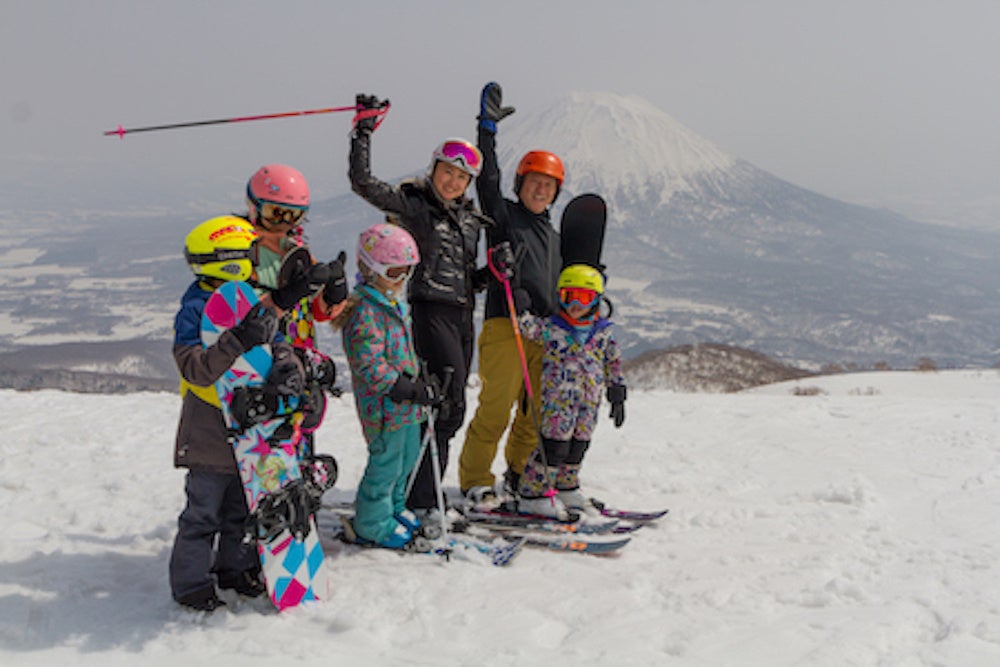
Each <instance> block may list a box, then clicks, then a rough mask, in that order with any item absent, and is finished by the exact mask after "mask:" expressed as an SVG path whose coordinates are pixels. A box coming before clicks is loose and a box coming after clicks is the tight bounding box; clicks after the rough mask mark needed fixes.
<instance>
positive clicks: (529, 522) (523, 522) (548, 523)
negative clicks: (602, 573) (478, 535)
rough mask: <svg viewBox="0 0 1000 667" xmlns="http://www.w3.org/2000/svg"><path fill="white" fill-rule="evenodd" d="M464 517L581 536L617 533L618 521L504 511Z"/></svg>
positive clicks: (477, 512)
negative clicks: (590, 520) (570, 518)
mask: <svg viewBox="0 0 1000 667" xmlns="http://www.w3.org/2000/svg"><path fill="white" fill-rule="evenodd" d="M463 516H464V517H465V519H466V520H467V521H468V522H469V523H474V524H481V525H486V526H497V527H501V528H503V527H506V528H520V529H523V530H537V531H539V532H546V533H564V534H565V533H570V534H579V535H603V534H605V533H612V532H615V529H616V528H617V527H618V523H619V522H618V519H610V520H607V521H600V522H597V523H590V522H586V521H582V520H577V521H559V520H558V519H554V518H552V517H546V516H542V515H540V514H518V513H517V512H511V511H507V510H504V509H496V510H488V511H484V510H471V509H469V510H465V511H464V513H463Z"/></svg>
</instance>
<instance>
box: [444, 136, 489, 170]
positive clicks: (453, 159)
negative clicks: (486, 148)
mask: <svg viewBox="0 0 1000 667" xmlns="http://www.w3.org/2000/svg"><path fill="white" fill-rule="evenodd" d="M434 159H435V160H443V161H445V162H448V163H451V164H453V165H455V166H456V167H459V168H461V169H462V170H464V171H467V172H469V173H470V174H472V176H473V177H475V176H479V172H480V170H481V169H482V168H483V154H482V153H480V152H479V149H478V148H476V147H475V146H473V145H472V144H470V143H469V142H468V141H465V140H464V139H448V140H447V141H445V142H444V143H443V144H441V145H440V146H439V147H438V149H437V150H436V151H434Z"/></svg>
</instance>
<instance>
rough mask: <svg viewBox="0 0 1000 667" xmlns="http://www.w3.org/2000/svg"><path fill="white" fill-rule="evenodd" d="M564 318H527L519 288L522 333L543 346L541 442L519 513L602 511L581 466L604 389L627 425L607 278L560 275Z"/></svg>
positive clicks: (572, 270)
mask: <svg viewBox="0 0 1000 667" xmlns="http://www.w3.org/2000/svg"><path fill="white" fill-rule="evenodd" d="M558 287H559V312H558V313H556V314H555V315H551V316H549V317H545V318H541V317H537V316H535V315H532V314H531V313H528V312H521V311H522V310H523V309H522V308H521V307H520V306H522V305H525V304H523V300H524V298H525V296H526V295H525V294H524V293H523V292H522V291H521V290H516V293H515V296H516V297H517V298H516V299H515V300H516V301H521V302H522V303H517V304H516V307H517V310H518V312H519V313H520V314H519V315H518V324H519V325H520V328H521V333H522V335H523V336H524V337H525V338H527V339H529V340H534V341H537V342H539V343H541V344H542V347H543V349H544V352H543V357H542V382H541V388H540V390H541V404H542V408H541V415H540V424H539V427H540V435H541V443H540V444H539V446H538V447H537V448H536V449H535V451H534V452H533V453H532V454H531V457H530V458H529V460H528V464H527V466H525V469H524V473H523V474H522V476H521V480H520V483H519V485H518V495H519V498H518V510H519V511H520V512H522V513H525V514H540V515H545V516H551V517H555V518H558V519H562V520H566V519H568V518H570V517H571V513H570V511H569V510H581V511H583V512H585V513H587V514H593V513H596V510H595V508H594V507H593V505H592V504H591V503H590V501H589V500H588V499H587V498H586V497H585V496H584V495H583V493H582V492H581V491H580V479H579V476H580V465H581V463H582V462H583V456H584V454H585V453H586V452H587V447H588V446H589V445H590V440H591V437H592V436H593V433H594V427H595V426H596V424H597V413H598V409H599V408H600V405H601V394H602V390H603V389H604V388H605V387H606V388H607V389H606V394H607V398H608V401H609V402H610V403H611V418H612V419H613V420H614V424H615V427H621V425H622V423H623V422H624V421H625V394H626V391H625V384H624V378H623V377H622V372H621V364H622V360H621V352H620V351H619V348H618V345H617V343H616V342H615V338H614V335H613V333H612V328H613V325H612V323H611V321H610V320H607V319H605V318H603V317H601V316H600V314H599V313H600V306H601V299H602V295H603V293H604V278H603V276H602V275H601V272H600V271H598V270H597V269H595V268H593V267H591V266H587V265H584V264H574V265H571V266H568V267H566V268H565V269H563V271H562V273H561V274H560V275H559V283H558Z"/></svg>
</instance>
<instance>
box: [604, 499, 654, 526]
mask: <svg viewBox="0 0 1000 667" xmlns="http://www.w3.org/2000/svg"><path fill="white" fill-rule="evenodd" d="M590 502H591V503H592V504H593V505H594V507H596V508H597V509H598V511H599V512H600V513H601V515H602V516H606V517H608V518H609V519H621V520H623V521H635V522H640V523H645V522H649V521H656V520H657V519H662V518H663V517H665V516H666V515H667V513H668V512H669V511H670V510H655V511H650V512H644V511H639V510H622V509H616V508H613V507H608V506H607V504H605V503H603V502H601V501H600V500H598V499H596V498H591V499H590Z"/></svg>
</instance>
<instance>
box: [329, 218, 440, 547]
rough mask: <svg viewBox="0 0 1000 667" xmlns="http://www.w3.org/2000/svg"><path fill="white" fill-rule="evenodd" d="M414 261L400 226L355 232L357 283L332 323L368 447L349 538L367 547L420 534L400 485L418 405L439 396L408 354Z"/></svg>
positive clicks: (416, 434)
mask: <svg viewBox="0 0 1000 667" xmlns="http://www.w3.org/2000/svg"><path fill="white" fill-rule="evenodd" d="M419 261H420V255H419V253H418V250H417V245H416V242H415V241H414V240H413V237H412V236H410V234H409V233H407V232H406V230H404V229H403V228H402V227H397V226H395V225H389V224H378V225H375V226H373V227H371V228H369V229H367V230H365V231H364V232H362V233H361V238H360V240H359V243H358V268H359V270H360V277H361V281H360V283H359V284H358V285H357V286H356V287H355V289H354V292H353V293H352V294H351V296H350V298H349V299H348V304H347V307H346V308H345V309H344V311H343V312H342V313H341V314H340V315H339V316H338V317H337V318H335V319H334V320H333V325H334V327H335V328H342V329H343V341H344V352H345V353H346V355H347V360H348V362H349V364H350V366H351V380H352V384H353V388H354V401H355V404H356V406H357V410H358V417H359V419H360V420H361V427H362V430H363V432H364V435H365V440H366V441H367V443H368V465H367V466H366V467H365V472H364V475H363V476H362V478H361V481H360V483H359V484H358V493H357V497H356V499H355V518H354V523H353V528H354V532H355V533H356V534H357V536H358V537H359V538H360V539H361V540H363V541H367V542H371V543H374V544H376V545H379V546H383V547H389V548H393V549H401V548H404V547H406V545H407V544H409V542H410V541H411V540H412V538H413V532H414V531H415V530H417V529H418V528H419V527H420V522H419V520H418V519H417V517H416V515H415V514H414V513H413V512H412V511H411V510H408V509H407V508H406V505H405V501H406V483H407V480H408V479H409V476H410V473H411V471H412V470H413V467H414V465H415V463H416V461H417V457H418V455H419V454H420V424H421V422H423V421H424V416H423V411H422V410H421V406H422V405H431V404H435V402H436V401H438V399H439V396H438V395H437V392H436V391H435V388H434V387H432V386H429V385H428V384H427V383H425V382H424V381H423V380H421V379H420V378H419V377H418V376H419V366H418V362H417V357H416V354H415V353H414V350H413V337H412V333H411V330H410V315H409V307H408V305H407V303H406V300H405V295H406V282H407V280H408V279H409V277H410V275H411V273H412V271H413V267H414V266H416V264H417V263H418V262H419Z"/></svg>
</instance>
